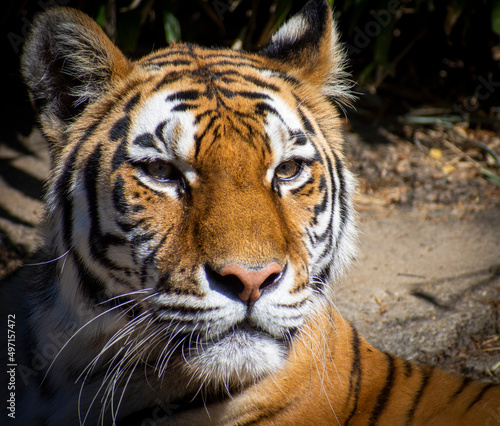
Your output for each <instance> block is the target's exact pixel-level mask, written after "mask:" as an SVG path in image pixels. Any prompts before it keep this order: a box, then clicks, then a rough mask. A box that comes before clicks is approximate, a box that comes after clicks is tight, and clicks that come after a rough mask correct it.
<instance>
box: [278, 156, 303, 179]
mask: <svg viewBox="0 0 500 426" xmlns="http://www.w3.org/2000/svg"><path fill="white" fill-rule="evenodd" d="M301 170H302V165H301V164H300V163H299V162H297V161H295V160H289V161H285V162H284V163H281V164H280V165H279V166H278V167H276V170H275V171H274V175H275V176H276V178H278V179H281V180H290V179H293V178H295V177H297V175H298V174H299V173H300V171H301Z"/></svg>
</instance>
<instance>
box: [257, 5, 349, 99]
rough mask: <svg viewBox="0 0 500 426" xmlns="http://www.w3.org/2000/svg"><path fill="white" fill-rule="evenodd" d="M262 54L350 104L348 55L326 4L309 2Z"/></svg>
mask: <svg viewBox="0 0 500 426" xmlns="http://www.w3.org/2000/svg"><path fill="white" fill-rule="evenodd" d="M259 54H260V55H262V56H266V57H268V58H271V59H275V60H278V61H280V62H282V63H284V64H285V65H288V66H289V67H290V73H291V74H292V75H294V76H295V77H298V78H299V79H300V80H302V81H307V82H308V83H310V84H312V85H313V86H316V87H317V88H318V89H319V90H320V92H321V93H323V94H324V95H326V96H331V97H334V98H336V99H338V100H339V101H347V102H348V101H349V100H350V98H351V97H352V95H351V94H350V92H349V89H350V87H351V86H352V84H351V82H350V81H348V80H347V79H346V77H347V73H346V72H345V71H344V66H345V53H344V50H343V48H342V45H341V43H340V42H339V36H338V33H337V29H336V26H335V23H334V21H333V17H332V10H331V8H330V5H329V4H328V3H327V2H326V0H310V1H309V2H308V3H307V4H306V5H305V6H304V7H303V9H302V10H301V11H300V12H299V13H298V14H297V15H294V16H293V17H292V18H291V19H290V20H289V21H288V22H286V23H285V24H284V25H283V26H282V27H281V28H280V29H279V30H278V31H277V32H276V33H275V34H274V35H273V37H272V39H271V41H270V42H269V44H268V45H267V46H266V47H264V48H263V49H262V50H261V51H260V52H259Z"/></svg>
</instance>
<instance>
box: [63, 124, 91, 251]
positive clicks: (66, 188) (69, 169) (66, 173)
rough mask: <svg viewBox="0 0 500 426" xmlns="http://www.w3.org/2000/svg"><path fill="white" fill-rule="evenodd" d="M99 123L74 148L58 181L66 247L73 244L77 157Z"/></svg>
mask: <svg viewBox="0 0 500 426" xmlns="http://www.w3.org/2000/svg"><path fill="white" fill-rule="evenodd" d="M96 127H97V125H95V126H93V128H92V130H89V132H88V133H87V134H86V135H85V136H86V137H85V136H84V137H83V138H82V139H81V140H80V141H79V142H78V144H77V145H76V147H75V148H74V149H73V151H72V152H71V154H70V155H69V157H68V158H67V160H66V162H65V167H64V170H63V172H62V173H61V176H60V177H59V179H58V180H57V182H56V185H55V192H56V195H57V199H58V202H60V203H61V205H62V215H63V219H62V227H63V232H62V233H63V239H64V242H65V244H66V248H67V249H69V248H70V247H72V246H73V244H72V239H73V202H72V197H71V181H72V180H71V178H72V176H73V173H74V171H75V166H76V159H77V156H78V153H79V150H80V148H81V146H82V145H83V144H84V142H85V141H86V139H87V138H88V137H90V135H91V134H92V133H93V131H94V130H95V128H96Z"/></svg>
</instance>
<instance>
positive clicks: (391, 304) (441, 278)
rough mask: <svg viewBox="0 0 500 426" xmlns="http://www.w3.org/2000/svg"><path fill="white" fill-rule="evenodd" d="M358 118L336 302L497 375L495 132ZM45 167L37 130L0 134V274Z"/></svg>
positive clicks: (387, 335) (450, 361) (394, 342)
mask: <svg viewBox="0 0 500 426" xmlns="http://www.w3.org/2000/svg"><path fill="white" fill-rule="evenodd" d="M359 117H360V115H358V116H357V118H355V119H353V120H352V121H350V122H346V125H345V130H346V139H347V148H346V153H347V156H348V159H349V161H350V163H351V168H352V169H353V170H354V171H355V173H356V174H357V175H358V176H359V194H358V196H357V197H356V205H357V209H358V211H359V228H360V237H359V239H360V254H359V256H358V259H357V262H356V264H355V265H354V267H353V268H352V270H351V271H350V273H349V275H348V276H347V277H346V278H345V279H344V280H343V281H342V282H340V283H337V285H336V303H337V306H338V308H339V310H340V311H341V312H342V313H343V314H344V315H345V316H346V317H347V318H348V319H350V320H351V321H352V322H354V323H355V324H356V326H357V327H358V328H359V329H360V330H361V332H362V334H363V335H364V336H365V337H367V338H368V340H370V341H371V342H372V343H373V344H374V345H376V346H377V347H379V348H381V349H384V350H388V351H390V352H394V353H396V354H399V355H402V356H404V357H406V358H409V359H413V360H416V361H421V362H432V363H437V364H439V365H441V366H443V367H444V368H447V369H451V370H454V371H457V372H461V373H466V374H469V375H472V376H474V377H482V378H484V377H490V378H492V377H493V378H494V377H495V376H496V375H497V374H498V375H499V376H500V367H497V363H498V362H499V361H500V186H498V185H495V184H494V183H491V181H490V182H489V181H487V180H486V179H485V178H488V179H490V180H491V179H493V180H494V178H495V175H496V174H499V164H496V161H497V159H496V158H495V155H497V154H496V153H498V152H499V151H500V139H499V138H498V137H497V136H496V135H495V133H493V132H491V131H486V130H481V129H480V128H479V127H476V128H474V129H471V128H469V127H468V126H466V125H464V124H454V125H448V124H447V125H445V126H439V125H438V126H427V127H418V126H415V125H407V124H405V123H399V124H397V125H396V126H395V127H394V128H391V127H390V126H384V127H381V126H380V127H379V126H376V125H373V124H366V122H363V120H362V117H361V119H360V118H359ZM410 121H411V120H410ZM367 141H370V143H368V142H367ZM47 172H48V155H47V147H46V144H45V142H44V140H43V138H42V137H41V135H40V133H39V132H38V131H36V130H35V131H33V133H32V134H31V135H30V136H19V137H18V140H17V141H5V140H0V243H1V245H0V275H4V274H6V273H8V272H9V271H10V270H13V269H14V268H16V267H17V266H19V265H20V264H21V263H22V259H23V258H24V257H25V256H26V254H27V253H29V252H30V250H32V249H33V247H34V246H35V245H36V243H37V237H36V232H35V228H34V226H35V225H36V223H37V221H38V220H39V218H40V216H41V214H42V211H43V207H42V203H41V202H40V197H41V195H42V192H43V191H42V181H43V179H44V177H45V176H46V174H47ZM488 173H489V174H488Z"/></svg>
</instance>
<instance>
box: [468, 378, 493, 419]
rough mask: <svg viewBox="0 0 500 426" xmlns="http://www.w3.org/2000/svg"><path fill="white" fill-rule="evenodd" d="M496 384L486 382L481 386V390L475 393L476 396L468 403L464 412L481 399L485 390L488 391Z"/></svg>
mask: <svg viewBox="0 0 500 426" xmlns="http://www.w3.org/2000/svg"><path fill="white" fill-rule="evenodd" d="M495 386H497V385H495V384H494V383H487V384H485V385H484V386H483V388H482V389H481V391H480V392H479V393H478V394H477V396H476V397H475V398H474V400H473V401H472V402H471V403H470V404H469V406H468V407H467V409H466V410H465V412H467V411H469V410H470V409H471V408H472V406H473V405H474V404H476V403H478V402H479V401H481V399H482V398H483V396H484V395H485V394H486V392H488V391H489V390H490V389H491V388H493V387H495Z"/></svg>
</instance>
